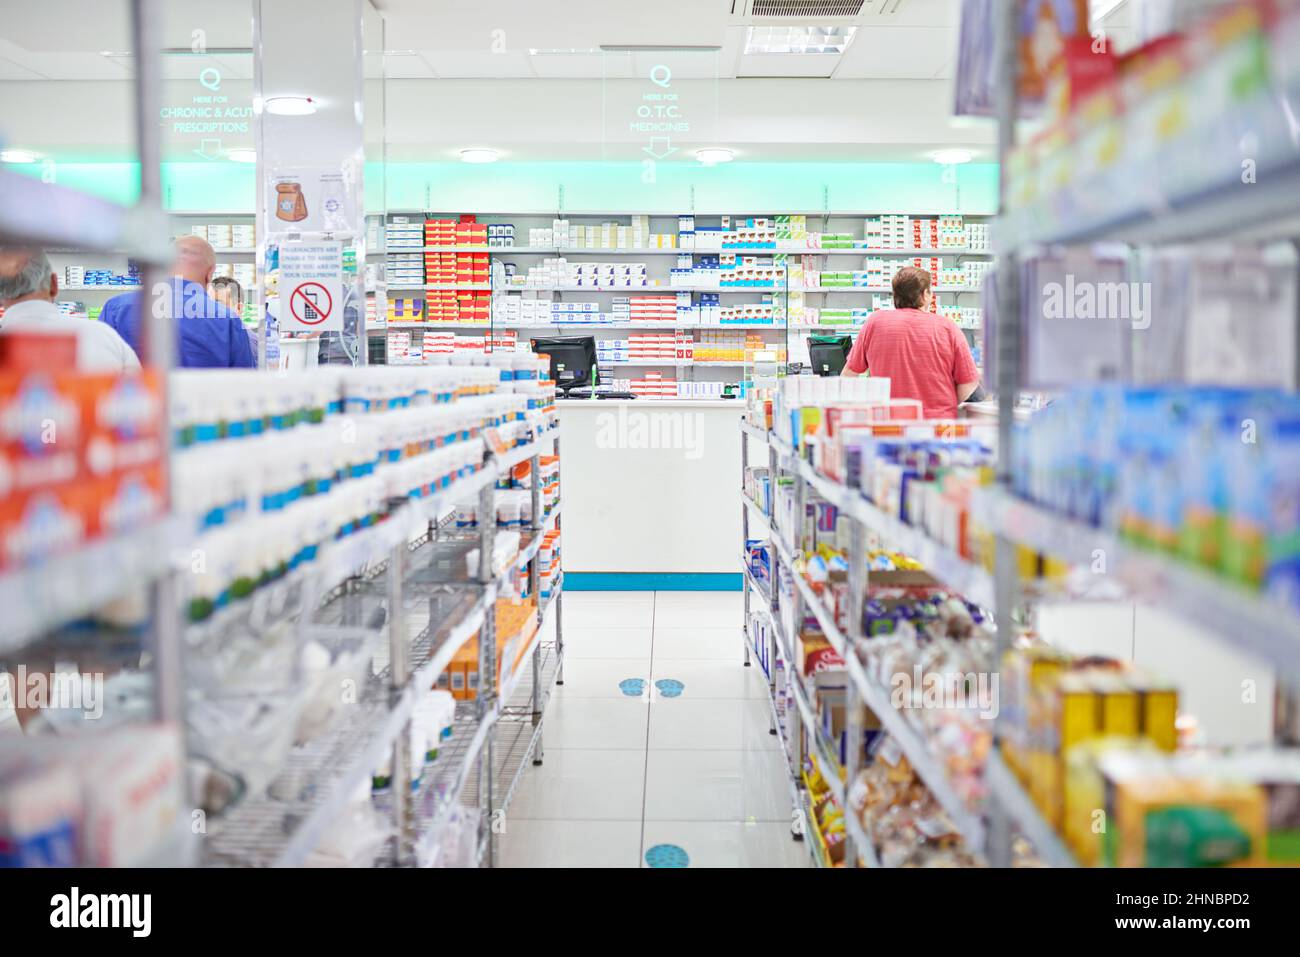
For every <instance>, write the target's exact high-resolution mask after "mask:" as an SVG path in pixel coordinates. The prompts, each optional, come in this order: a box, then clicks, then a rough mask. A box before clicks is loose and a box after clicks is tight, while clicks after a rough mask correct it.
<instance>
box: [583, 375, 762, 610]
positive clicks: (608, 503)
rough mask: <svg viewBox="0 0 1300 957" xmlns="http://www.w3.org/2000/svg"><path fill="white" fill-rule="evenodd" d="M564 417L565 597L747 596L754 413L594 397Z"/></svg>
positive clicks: (727, 404)
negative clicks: (743, 456) (746, 503)
mask: <svg viewBox="0 0 1300 957" xmlns="http://www.w3.org/2000/svg"><path fill="white" fill-rule="evenodd" d="M557 407H558V408H559V410H560V422H561V426H562V428H561V432H560V435H561V436H562V440H561V441H562V453H561V456H560V469H561V480H560V488H561V496H562V499H563V502H564V518H563V522H564V539H563V550H564V559H563V561H564V581H565V588H569V589H574V588H579V589H580V588H607V589H651V588H653V589H659V590H666V589H674V588H678V589H718V588H727V589H731V588H734V589H739V587H740V576H739V573H738V572H737V563H738V562H739V560H740V558H739V556H740V551H741V540H740V535H741V526H740V507H741V506H740V500H739V496H738V494H737V492H738V490H739V489H740V484H741V478H740V439H741V434H740V424H739V423H740V419H741V415H742V413H743V411H744V408H745V404H744V403H743V402H741V401H738V400H734V399H733V400H720V399H719V400H705V399H621V400H620V399H592V400H587V401H582V400H571V401H561V402H558V403H557ZM763 461H766V459H764V460H763Z"/></svg>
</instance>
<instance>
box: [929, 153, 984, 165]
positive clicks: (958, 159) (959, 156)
mask: <svg viewBox="0 0 1300 957" xmlns="http://www.w3.org/2000/svg"><path fill="white" fill-rule="evenodd" d="M930 156H931V158H932V159H933V160H934V161H935V162H936V163H940V164H942V165H944V166H956V165H958V164H960V163H969V162H970V161H971V159H972V158H973V157H974V154H973V153H971V151H970V150H959V149H951V150H935V151H934V152H933V153H931V154H930Z"/></svg>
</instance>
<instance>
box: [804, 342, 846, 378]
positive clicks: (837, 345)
mask: <svg viewBox="0 0 1300 957" xmlns="http://www.w3.org/2000/svg"><path fill="white" fill-rule="evenodd" d="M852 348H853V337H852V336H812V337H810V338H809V340H808V360H809V364H810V365H811V366H812V370H813V372H814V373H815V374H817V375H820V376H837V375H839V374H840V373H841V372H843V371H844V363H845V362H846V361H847V360H848V358H849V350H850V349H852Z"/></svg>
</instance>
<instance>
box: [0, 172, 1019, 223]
mask: <svg viewBox="0 0 1300 957" xmlns="http://www.w3.org/2000/svg"><path fill="white" fill-rule="evenodd" d="M15 168H16V169H17V170H19V171H20V172H26V173H29V174H30V175H33V176H40V175H41V168H40V167H39V166H36V165H33V166H30V167H22V166H18V167H15ZM55 172H56V175H57V182H59V183H60V184H62V185H65V186H69V187H72V188H74V189H80V190H85V191H86V192H88V193H93V194H94V195H97V196H101V197H104V198H105V199H110V200H113V201H114V202H120V203H131V202H134V201H135V199H136V197H137V196H138V194H139V171H138V167H137V165H136V164H134V163H60V164H58V166H57V169H56V170H55ZM385 179H386V180H387V182H386V183H385ZM997 179H998V168H997V165H996V164H991V163H972V164H968V165H965V166H957V167H948V168H944V167H941V166H938V165H936V164H934V163H745V162H736V163H728V164H724V165H721V166H715V167H711V168H709V167H703V166H700V165H699V164H697V163H694V162H681V163H674V162H671V161H668V162H661V163H659V164H658V168H657V169H656V170H655V182H653V183H646V182H643V180H642V166H641V164H640V163H639V162H631V163H614V162H608V163H606V162H574V163H494V164H491V165H480V166H471V165H466V164H463V163H390V164H388V165H387V166H386V167H383V166H380V164H377V163H367V164H366V181H367V183H368V184H369V188H367V189H366V195H365V200H366V209H367V211H368V212H380V211H382V210H383V209H384V208H385V206H386V207H387V208H388V209H416V210H418V209H431V210H441V211H447V212H452V211H466V212H473V211H476V210H478V211H484V212H517V213H554V212H556V211H558V210H559V208H560V206H559V204H560V201H561V199H560V197H561V190H562V191H563V209H564V211H566V212H570V213H580V212H583V211H584V210H585V211H592V212H601V213H614V212H617V211H624V212H626V213H638V212H641V213H663V214H675V213H683V212H690V211H691V210H696V211H698V212H700V213H708V212H715V213H721V212H732V213H759V212H772V213H776V212H783V211H791V212H815V211H820V210H823V209H828V210H829V211H831V212H835V211H837V210H842V211H854V212H889V211H899V212H904V211H905V212H910V213H927V212H930V213H940V212H954V213H965V214H968V215H992V214H993V213H995V212H996V211H997ZM255 187H256V169H255V167H253V166H249V165H242V164H236V163H228V162H214V163H188V162H187V163H164V164H163V168H162V188H163V200H164V205H165V206H166V207H167V208H168V209H175V210H204V211H207V212H222V211H228V212H231V213H244V212H248V211H249V210H251V209H252V208H253V203H254V195H255ZM385 187H386V189H385ZM384 192H386V193H387V202H385V196H384V195H383V194H384Z"/></svg>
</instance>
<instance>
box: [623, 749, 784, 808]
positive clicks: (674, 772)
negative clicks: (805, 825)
mask: <svg viewBox="0 0 1300 957" xmlns="http://www.w3.org/2000/svg"><path fill="white" fill-rule="evenodd" d="M788 776H789V771H788V770H787V769H786V765H785V755H783V754H782V753H781V752H780V751H651V752H650V754H649V758H648V760H647V763H646V788H645V818H646V820H647V821H749V820H753V821H773V822H777V823H781V822H786V823H787V824H788V823H790V822H791V821H793V819H794V807H793V805H792V804H791V800H790V788H789V786H788V785H787V784H786V780H787V778H788Z"/></svg>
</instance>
